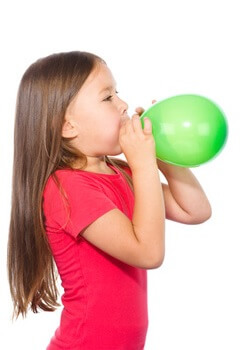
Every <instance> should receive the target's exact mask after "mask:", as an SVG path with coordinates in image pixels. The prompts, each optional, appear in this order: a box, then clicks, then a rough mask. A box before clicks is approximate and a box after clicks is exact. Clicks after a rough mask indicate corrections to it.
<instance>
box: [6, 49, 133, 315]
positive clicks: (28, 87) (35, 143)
mask: <svg viewBox="0 0 250 350" xmlns="http://www.w3.org/2000/svg"><path fill="white" fill-rule="evenodd" d="M97 62H102V63H106V62H105V61H104V60H103V59H102V58H100V57H98V56H96V55H94V54H92V53H89V52H79V51H73V52H66V53H57V54H53V55H50V56H47V57H45V58H42V59H39V60H38V61H36V62H35V63H33V64H32V65H31V66H30V67H29V68H28V69H27V70H26V72H25V73H24V75H23V77H22V80H21V82H20V86H19V90H18V95H17V101H16V116H15V127H14V158H13V173H12V174H13V175H12V199H11V216H10V225H9V239H8V277H9V284H10V292H11V296H12V300H13V304H14V313H13V316H16V317H18V316H19V315H20V314H22V316H23V317H25V316H26V314H27V311H28V308H29V307H30V308H31V310H32V311H33V312H38V308H40V309H42V310H45V311H54V310H55V309H56V307H57V306H59V305H60V304H58V303H57V297H58V294H59V293H58V289H57V286H56V280H57V270H56V266H55V263H54V260H53V256H52V253H51V250H50V247H49V244H48V240H47V236H46V232H45V227H44V215H43V210H42V203H43V191H44V187H45V184H46V182H47V180H48V178H49V176H50V175H52V176H53V178H54V179H55V180H56V183H58V184H59V180H58V179H57V178H56V175H55V173H54V172H55V170H57V169H63V168H71V169H72V164H73V163H74V162H75V161H76V160H79V159H80V160H81V161H83V162H86V156H85V155H84V154H82V153H81V152H80V151H79V150H77V149H76V148H74V147H73V146H72V145H71V143H70V141H71V139H66V138H63V137H62V135H61V130H62V126H63V122H64V117H65V113H66V109H67V107H68V105H69V103H70V102H71V101H72V99H73V98H74V97H75V96H76V94H77V93H78V91H79V90H80V88H81V86H82V85H83V84H84V82H85V80H86V79H87V77H88V76H89V74H90V73H91V72H92V70H93V69H94V68H95V66H96V63H97ZM105 160H106V162H107V163H110V164H112V165H114V166H115V167H116V168H118V169H119V170H120V171H121V172H122V174H123V175H124V177H125V179H126V180H127V181H128V184H129V186H130V187H131V189H132V191H133V184H132V179H131V177H130V176H129V175H128V174H127V173H126V171H124V170H123V167H124V166H127V165H128V164H127V162H125V161H123V160H121V159H118V158H115V157H112V158H109V157H108V156H105Z"/></svg>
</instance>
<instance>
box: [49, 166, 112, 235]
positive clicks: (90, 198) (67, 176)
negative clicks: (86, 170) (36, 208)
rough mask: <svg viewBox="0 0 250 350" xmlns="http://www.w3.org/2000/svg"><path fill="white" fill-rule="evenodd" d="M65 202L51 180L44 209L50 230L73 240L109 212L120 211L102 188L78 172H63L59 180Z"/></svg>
mask: <svg viewBox="0 0 250 350" xmlns="http://www.w3.org/2000/svg"><path fill="white" fill-rule="evenodd" d="M57 177H58V178H59V181H60V183H61V186H62V188H63V191H64V193H65V195H66V199H67V200H65V199H64V198H63V195H62V194H61V192H60V190H59V188H58V186H57V184H56V183H55V181H54V180H53V179H52V178H50V179H49V181H48V183H47V185H46V187H45V191H44V196H43V197H44V202H43V209H44V214H45V218H46V226H47V228H48V230H51V231H53V232H55V231H57V230H60V229H63V230H64V231H66V232H67V233H69V234H70V235H72V236H73V237H75V238H76V237H77V236H78V235H79V233H80V232H81V231H82V230H83V229H84V228H85V227H87V226H88V225H90V224H91V223H92V222H93V221H95V220H96V219H97V218H99V217H100V216H102V215H104V214H105V213H107V212H108V211H110V210H112V209H115V208H117V206H116V205H115V204H114V202H112V200H111V199H110V198H108V197H107V195H106V194H105V193H104V192H103V190H102V188H101V187H100V185H98V184H97V183H95V182H93V181H92V180H91V178H89V177H86V176H84V175H83V174H82V173H79V172H76V173H74V172H70V171H69V172H68V173H66V171H65V172H64V173H62V172H61V174H60V176H57Z"/></svg>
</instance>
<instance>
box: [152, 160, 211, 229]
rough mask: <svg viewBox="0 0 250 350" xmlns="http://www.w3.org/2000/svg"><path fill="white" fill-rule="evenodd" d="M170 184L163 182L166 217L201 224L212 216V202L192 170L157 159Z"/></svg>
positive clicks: (185, 222) (186, 222)
mask: <svg viewBox="0 0 250 350" xmlns="http://www.w3.org/2000/svg"><path fill="white" fill-rule="evenodd" d="M157 164H158V168H159V169H160V171H161V172H162V174H163V175H164V176H165V178H166V180H167V182H168V185H166V184H163V183H162V190H163V195H164V203H165V209H166V218H167V219H170V220H173V221H177V222H181V223H184V224H200V223H202V222H204V221H206V220H208V219H209V218H210V216H211V212H212V210H211V206H210V203H209V201H208V199H207V197H206V195H205V193H204V191H203V189H202V187H201V185H200V184H199V182H198V180H197V179H196V178H195V176H194V175H193V174H192V172H191V171H190V170H189V169H187V168H183V167H178V166H174V165H171V164H167V163H165V162H163V161H161V160H159V159H157Z"/></svg>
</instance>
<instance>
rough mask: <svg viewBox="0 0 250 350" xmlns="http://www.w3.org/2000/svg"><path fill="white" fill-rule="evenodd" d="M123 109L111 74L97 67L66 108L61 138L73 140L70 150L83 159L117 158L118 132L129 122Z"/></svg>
mask: <svg viewBox="0 0 250 350" xmlns="http://www.w3.org/2000/svg"><path fill="white" fill-rule="evenodd" d="M127 109H128V105H127V103H126V102H124V101H123V100H121V99H120V98H119V97H118V96H117V92H116V82H115V80H114V78H113V76H112V73H111V71H110V70H109V68H108V67H107V66H106V64H104V63H98V64H97V67H96V68H95V69H94V70H93V71H92V72H91V74H90V75H89V76H88V78H87V80H86V81H85V83H84V84H83V86H82V87H81V89H80V91H79V92H78V94H77V95H76V97H75V98H74V99H73V100H72V101H71V103H70V104H69V106H68V108H67V112H66V115H65V122H64V126H63V130H62V136H63V137H75V139H74V140H72V144H73V146H75V147H76V148H77V149H79V150H80V151H81V152H82V153H84V154H85V155H86V156H92V157H95V156H97V157H98V156H103V155H117V154H120V153H121V152H122V150H121V147H120V144H119V130H120V127H121V123H122V122H123V121H124V120H125V119H127V118H129V117H128V115H127Z"/></svg>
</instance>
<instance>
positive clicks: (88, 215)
mask: <svg viewBox="0 0 250 350" xmlns="http://www.w3.org/2000/svg"><path fill="white" fill-rule="evenodd" d="M108 165H109V166H110V167H111V168H112V169H113V170H114V171H115V172H116V174H98V173H91V172H87V171H83V170H71V169H63V170H57V171H56V174H57V177H58V178H59V180H60V183H61V184H62V187H63V189H64V191H65V193H66V195H67V197H68V201H69V205H70V216H68V215H67V210H68V209H67V207H66V206H65V201H63V199H62V196H61V194H60V191H59V189H58V187H57V185H56V183H55V182H54V180H53V178H52V176H50V178H49V179H48V181H47V183H46V186H45V190H44V193H43V212H44V217H45V228H46V232H47V235H48V239H49V244H50V246H51V249H52V253H53V256H54V259H55V262H56V265H57V268H58V272H59V274H60V277H61V280H62V286H63V288H64V294H63V296H62V303H63V306H64V308H63V310H62V314H61V322H60V326H59V328H58V329H57V330H56V332H55V335H54V337H53V338H52V339H51V342H50V344H49V345H48V347H47V350H59V349H65V350H66V349H67V350H82V349H86V350H104V349H105V350H142V349H143V348H144V344H145V339H146V333H147V327H148V314H147V272H146V270H144V269H139V268H135V267H132V266H129V265H127V264H125V263H123V262H121V261H119V260H117V259H115V258H113V257H111V256H110V255H108V254H106V253H104V252H103V251H101V250H100V249H98V248H96V247H95V246H93V245H92V244H90V243H89V242H88V241H86V240H85V239H84V238H83V237H82V236H81V235H79V233H80V232H81V231H82V230H83V229H84V228H85V227H86V226H88V225H89V224H91V223H92V222H93V221H95V220H96V219H97V218H98V217H100V216H101V215H103V214H105V213H106V212H108V211H109V210H112V209H114V208H118V209H119V210H121V211H122V212H123V213H124V214H125V215H126V216H127V217H128V218H129V219H130V220H132V215H133V206H134V196H133V192H132V191H131V189H130V187H129V185H128V184H127V182H126V179H125V178H124V176H123V175H122V173H121V172H120V171H119V170H118V169H117V168H115V167H113V166H112V165H110V164H108ZM124 170H126V171H127V172H128V173H130V174H131V171H130V169H129V168H128V167H126V168H124ZM68 219H69V220H68ZM110 244H112V242H110Z"/></svg>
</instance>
